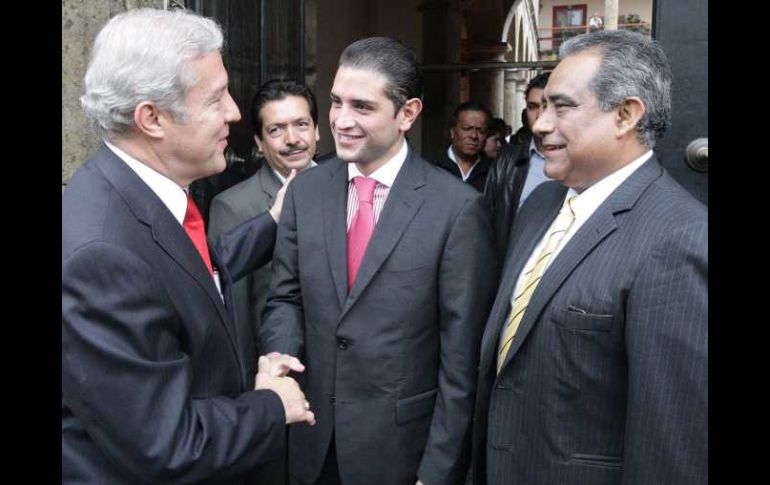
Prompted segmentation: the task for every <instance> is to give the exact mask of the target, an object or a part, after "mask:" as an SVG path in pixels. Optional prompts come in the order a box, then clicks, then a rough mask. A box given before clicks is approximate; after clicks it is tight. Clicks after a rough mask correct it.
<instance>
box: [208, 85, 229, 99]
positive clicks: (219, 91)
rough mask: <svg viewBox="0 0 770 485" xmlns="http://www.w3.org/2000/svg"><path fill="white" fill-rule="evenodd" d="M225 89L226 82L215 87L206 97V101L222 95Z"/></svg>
mask: <svg viewBox="0 0 770 485" xmlns="http://www.w3.org/2000/svg"><path fill="white" fill-rule="evenodd" d="M225 91H227V83H225V84H224V85H222V86H220V87H219V88H217V89H215V90H214V91H213V92H212V93H211V95H209V97H208V98H206V101H214V100H215V99H219V98H221V97H222V95H223V94H224V93H225Z"/></svg>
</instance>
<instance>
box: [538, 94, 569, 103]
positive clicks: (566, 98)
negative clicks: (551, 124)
mask: <svg viewBox="0 0 770 485" xmlns="http://www.w3.org/2000/svg"><path fill="white" fill-rule="evenodd" d="M543 97H544V98H546V99H547V100H548V102H549V103H551V104H553V103H556V102H559V101H561V102H562V103H565V104H572V105H576V104H578V103H577V101H576V100H574V99H573V98H571V97H569V96H567V95H566V94H561V93H556V94H552V95H550V96H548V97H545V96H543Z"/></svg>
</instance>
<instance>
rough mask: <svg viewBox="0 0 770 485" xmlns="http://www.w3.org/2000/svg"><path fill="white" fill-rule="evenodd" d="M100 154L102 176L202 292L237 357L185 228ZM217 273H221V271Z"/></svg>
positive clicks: (109, 155) (113, 158)
mask: <svg viewBox="0 0 770 485" xmlns="http://www.w3.org/2000/svg"><path fill="white" fill-rule="evenodd" d="M100 150H101V152H100V154H99V155H97V157H98V158H99V160H100V162H101V163H99V167H100V170H101V171H102V173H104V176H105V177H106V178H107V179H108V180H109V181H110V183H111V184H112V185H113V186H114V187H115V190H117V191H118V193H120V195H121V197H123V199H124V200H125V201H126V204H127V205H128V207H129V208H130V210H131V212H132V213H133V214H134V216H135V217H136V218H137V219H138V220H139V221H141V222H142V223H144V224H146V225H147V226H149V227H150V231H151V233H152V236H153V239H154V240H155V242H156V244H158V246H159V247H160V248H161V249H162V250H163V251H164V252H165V253H166V254H167V255H168V256H169V257H170V258H172V259H173V260H174V261H176V262H177V264H179V265H180V266H181V267H182V268H183V269H184V270H185V271H186V272H187V273H188V274H189V275H190V276H191V277H192V278H193V279H194V280H195V281H196V283H197V284H198V285H199V286H200V287H201V288H203V290H204V291H205V292H206V294H207V295H208V298H209V299H210V300H211V303H212V304H213V305H214V307H215V308H216V311H217V313H218V314H219V318H220V323H221V324H222V326H223V327H224V328H225V332H226V333H227V336H228V337H229V339H230V344H231V345H232V348H233V351H234V352H235V354H236V355H239V353H238V350H237V344H236V340H235V334H234V332H235V330H234V329H233V328H231V327H230V326H231V325H232V323H231V320H230V318H229V316H228V314H227V310H226V309H225V306H224V303H223V302H222V299H221V298H220V296H219V292H218V291H217V288H216V285H215V284H214V280H213V279H212V278H211V275H210V274H209V272H208V269H207V268H206V266H205V265H204V264H203V260H201V257H200V254H198V251H197V249H195V246H194V245H193V243H192V241H190V238H189V237H188V236H187V233H185V231H184V228H183V227H182V226H181V224H179V222H178V221H177V220H176V219H174V216H173V215H172V214H171V212H170V211H169V210H168V207H166V206H165V205H164V204H163V202H162V201H161V200H160V199H159V198H158V196H157V195H155V193H154V192H153V191H152V190H151V189H150V188H149V187H148V186H147V185H146V184H145V183H144V182H143V181H142V180H141V179H140V178H139V176H138V175H136V173H134V171H133V170H131V169H130V168H129V167H128V166H127V165H126V164H125V163H124V162H123V161H122V160H120V158H118V157H117V155H115V154H114V153H113V152H112V151H111V150H109V149H108V148H106V147H105V146H104V145H102V147H101V149H100ZM211 257H212V261H214V262H217V261H218V259H217V257H216V254H213V251H212V254H211ZM217 266H219V265H217ZM220 271H224V270H223V269H221V267H220ZM223 289H224V288H223ZM239 363H240V360H239Z"/></svg>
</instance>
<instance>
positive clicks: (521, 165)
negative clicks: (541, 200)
mask: <svg viewBox="0 0 770 485" xmlns="http://www.w3.org/2000/svg"><path fill="white" fill-rule="evenodd" d="M531 141H532V134H531V133H527V134H524V135H523V136H522V137H521V138H516V139H513V141H512V143H508V144H505V145H503V149H502V152H501V153H500V156H498V157H497V159H495V161H494V162H493V163H492V165H491V166H490V167H489V173H488V174H487V181H486V185H485V187H484V198H485V199H486V200H487V204H489V210H490V212H491V213H492V227H493V228H494V230H495V246H496V247H497V251H498V254H499V255H500V259H501V260H502V259H503V257H504V256H505V252H506V250H507V249H508V235H509V234H510V232H511V227H513V221H514V218H515V217H516V211H517V210H518V207H519V200H520V198H521V190H522V189H523V188H524V183H525V182H526V181H527V175H528V174H529V145H530V143H531Z"/></svg>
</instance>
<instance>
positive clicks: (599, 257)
mask: <svg viewBox="0 0 770 485" xmlns="http://www.w3.org/2000/svg"><path fill="white" fill-rule="evenodd" d="M566 190H567V189H566V188H565V187H563V186H561V185H560V184H558V183H557V182H546V183H544V184H541V185H540V186H539V187H537V189H535V191H534V192H533V193H532V194H531V195H530V198H529V199H528V200H527V202H526V203H525V204H524V205H523V206H522V208H521V211H520V213H519V215H518V216H517V217H516V222H515V223H514V228H513V232H512V234H511V242H510V246H509V252H508V255H507V258H506V262H505V267H504V269H503V276H502V278H501V283H500V288H499V290H498V294H497V299H496V300H495V304H494V306H493V308H492V311H491V313H490V317H489V321H488V323H487V327H486V330H485V333H484V338H483V340H482V348H481V365H480V368H479V372H480V375H479V390H478V395H477V403H476V426H475V427H474V475H475V480H474V483H475V484H476V485H484V484H490V485H491V484H509V483H526V484H544V485H545V484H548V485H551V484H570V485H580V484H585V485H603V484H608V485H609V484H621V483H624V484H626V483H627V484H664V483H665V484H669V483H670V484H693V485H695V484H703V483H707V482H708V473H707V461H706V460H707V454H708V453H707V451H708V444H707V443H708V438H707V431H708V425H707V411H708V408H707V395H708V392H707V391H708V370H707V369H708V352H707V338H708V331H707V312H708V304H707V298H708V285H707V279H708V243H707V236H708V235H707V229H708V226H707V211H706V209H705V207H704V206H703V205H702V204H700V203H699V202H697V201H696V200H695V199H694V198H692V197H691V196H690V195H689V194H688V193H687V192H686V191H685V190H684V189H682V187H680V186H679V185H678V184H677V183H676V182H674V180H673V179H672V178H671V177H670V176H669V175H668V174H667V173H666V172H665V171H664V170H663V169H662V167H661V166H660V164H659V163H658V161H657V160H656V159H655V157H653V158H652V159H651V160H648V161H647V162H646V163H645V164H643V165H642V166H641V167H640V168H639V169H638V170H636V171H635V172H634V173H633V174H632V175H631V176H630V177H629V178H628V179H627V180H626V181H625V182H624V183H623V184H621V185H620V186H619V187H618V188H617V189H616V190H615V191H614V192H613V193H612V194H611V195H610V196H609V197H608V198H607V199H606V200H605V201H604V202H603V203H602V205H601V206H599V208H598V209H597V210H596V212H595V213H594V214H593V215H592V216H591V217H590V218H589V219H588V220H587V221H586V222H585V224H584V225H583V226H582V227H580V229H579V230H578V231H577V233H576V234H575V235H574V236H573V238H572V239H571V240H570V241H569V242H568V243H567V245H566V246H565V247H564V248H563V249H562V251H561V252H560V253H559V254H558V255H557V256H556V259H555V260H554V261H553V262H552V263H551V266H550V267H549V268H548V270H547V271H546V273H545V274H544V276H543V278H542V280H541V281H540V283H539V285H538V287H537V289H536V290H535V292H534V294H533V296H532V299H531V301H530V303H529V306H528V308H527V311H526V313H525V316H524V318H523V320H522V321H521V324H520V327H519V329H518V332H517V335H516V337H515V339H514V341H513V345H512V346H511V348H510V350H509V352H508V355H507V357H506V361H505V363H504V364H503V367H502V369H501V371H500V374H499V375H497V376H495V361H496V356H497V349H498V342H499V337H500V333H501V329H502V325H503V323H504V321H505V319H506V317H507V315H508V313H509V311H510V297H511V293H512V291H513V287H514V284H515V281H516V278H517V276H518V275H519V273H520V272H521V270H522V268H523V266H524V264H525V262H526V260H527V258H528V257H529V255H530V253H531V252H532V250H533V249H534V247H535V246H536V244H537V243H538V241H539V240H540V239H541V238H542V237H543V235H544V233H545V232H546V230H547V228H548V226H549V225H550V224H551V221H553V219H554V217H555V216H556V214H557V212H558V210H559V208H560V206H561V204H562V202H563V200H564V195H565V192H566Z"/></svg>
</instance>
